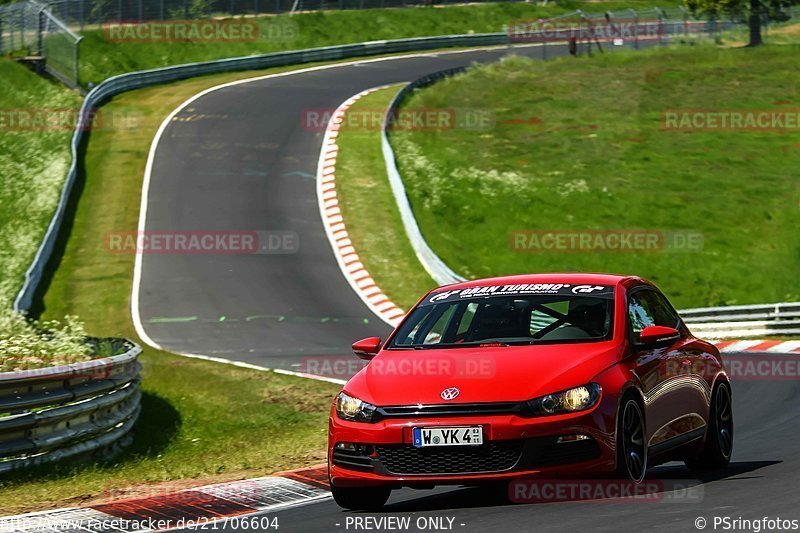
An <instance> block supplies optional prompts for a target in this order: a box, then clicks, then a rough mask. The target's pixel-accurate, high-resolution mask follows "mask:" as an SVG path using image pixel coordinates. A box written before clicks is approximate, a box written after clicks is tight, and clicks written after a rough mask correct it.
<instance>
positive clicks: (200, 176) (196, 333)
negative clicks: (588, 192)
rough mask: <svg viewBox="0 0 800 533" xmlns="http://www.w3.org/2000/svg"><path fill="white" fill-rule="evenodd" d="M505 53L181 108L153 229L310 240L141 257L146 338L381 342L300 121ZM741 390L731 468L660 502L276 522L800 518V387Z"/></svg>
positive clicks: (300, 526)
mask: <svg viewBox="0 0 800 533" xmlns="http://www.w3.org/2000/svg"><path fill="white" fill-rule="evenodd" d="M553 52H554V50H551V52H550V54H552V53H553ZM506 53H507V50H504V49H498V50H493V51H473V52H460V53H440V54H438V55H436V56H426V57H408V58H398V59H391V60H384V61H365V62H362V63H358V64H353V65H347V66H340V67H336V68H331V69H325V70H317V71H311V72H305V73H298V74H293V75H289V76H284V77H277V78H272V79H265V80H260V81H254V82H250V83H246V84H240V85H235V86H231V87H228V88H223V89H220V90H218V91H215V92H211V93H209V94H207V95H205V96H203V97H201V98H199V99H198V100H196V101H195V102H193V103H192V104H191V105H189V106H188V107H187V108H185V109H183V110H182V111H181V112H179V113H178V114H177V115H176V116H175V118H174V120H173V121H172V122H171V123H170V124H169V125H168V126H167V128H166V130H165V131H164V134H163V135H162V138H161V142H160V144H159V146H158V149H157V151H156V154H155V160H154V166H153V172H152V179H151V184H150V190H149V195H148V198H149V206H148V216H147V226H146V229H147V230H148V231H175V230H181V231H182V230H186V231H226V230H234V231H235V230H250V231H252V230H272V231H290V232H294V233H296V235H297V236H298V238H299V243H300V246H299V251H298V252H297V253H293V254H283V255H278V254H254V255H226V254H202V255H187V254H145V255H143V257H142V260H143V262H142V279H141V290H140V294H139V297H140V311H141V317H142V323H143V327H144V329H145V331H146V332H147V334H148V335H149V336H150V337H151V338H152V339H153V340H155V341H156V342H157V343H159V344H160V345H162V346H164V347H165V348H167V349H169V350H173V351H178V352H188V353H201V354H206V355H212V356H217V357H225V358H229V359H233V360H239V361H247V362H250V363H255V364H259V365H262V366H267V367H273V368H285V369H289V370H297V369H298V364H299V362H300V361H301V360H302V358H303V357H305V356H325V355H332V356H340V357H341V356H349V354H350V349H349V345H350V343H351V342H353V341H354V340H356V339H358V338H361V337H366V336H370V335H383V336H385V335H386V334H387V333H388V326H386V325H385V324H383V323H382V322H381V321H380V319H378V318H377V317H375V316H374V315H372V314H371V312H370V311H369V309H368V308H367V307H366V306H365V305H364V304H363V303H362V302H361V300H359V298H358V297H357V296H356V295H355V293H354V292H353V291H352V290H351V288H350V286H349V285H348V283H347V281H346V280H345V279H344V277H343V276H342V274H341V272H340V271H339V268H338V265H337V263H336V260H335V258H334V255H333V253H332V251H331V249H330V245H329V243H328V241H327V238H326V236H325V233H324V230H323V226H322V222H321V219H320V214H319V209H318V205H317V198H316V188H315V174H316V167H317V161H318V158H319V151H320V146H321V141H322V132H320V131H309V130H308V129H306V128H304V127H303V126H302V124H301V115H302V113H303V111H304V110H308V109H316V110H320V109H329V110H333V109H334V108H336V107H337V106H338V105H339V104H340V103H341V102H343V101H344V100H345V99H347V98H348V97H350V96H352V95H354V94H356V93H358V92H360V91H362V90H364V89H367V88H370V87H374V86H378V85H384V84H390V83H398V82H404V81H409V80H412V79H414V78H417V77H420V76H423V75H425V74H427V73H430V72H434V71H438V70H442V69H446V68H450V67H455V66H460V65H468V64H470V63H472V62H484V61H493V60H497V59H499V58H500V57H502V56H503V55H504V54H506ZM515 53H520V54H531V55H538V54H539V50H538V49H536V48H523V49H519V50H516V51H515ZM733 394H734V405H735V410H734V416H735V421H736V433H735V445H734V455H733V461H732V463H731V465H730V467H729V468H728V470H726V471H724V472H721V473H715V474H709V475H706V476H703V477H702V478H701V479H699V480H698V479H697V478H696V477H695V478H694V479H692V477H691V475H690V474H689V472H688V471H687V470H686V469H685V468H684V467H683V466H682V465H678V464H672V465H666V466H662V467H659V468H657V469H655V470H653V471H652V472H651V474H650V478H651V479H655V480H657V481H659V482H663V484H664V485H665V486H675V485H678V486H685V485H691V484H693V485H695V486H694V488H693V489H692V490H691V491H688V493H687V491H681V490H675V491H673V490H665V491H663V492H662V493H661V497H660V498H659V499H658V501H636V502H634V501H627V502H614V501H603V502H598V501H581V502H559V503H529V504H509V503H508V501H507V499H506V497H505V494H504V492H503V491H498V490H497V489H486V488H458V487H454V488H438V489H435V490H431V491H413V490H408V489H406V490H403V491H396V492H395V493H394V494H393V496H392V498H391V499H390V500H389V505H388V506H387V507H386V509H385V511H383V512H381V513H350V512H343V511H342V510H341V509H339V508H338V506H336V504H335V503H334V502H333V501H332V500H326V501H323V502H320V503H314V504H309V505H304V506H301V507H295V508H292V509H288V510H284V511H281V512H277V513H273V514H271V515H269V516H276V517H277V518H278V521H279V526H280V529H279V531H303V532H306V531H370V530H384V531H385V530H393V529H392V528H391V527H390V526H391V524H392V523H388V522H383V523H378V522H372V521H371V522H363V521H362V522H360V524H361V527H356V525H355V523H354V519H356V518H361V519H366V518H370V519H371V520H372V519H380V518H389V517H411V522H410V524H411V527H410V528H409V530H412V531H417V530H419V529H420V528H418V527H417V519H418V518H420V517H422V518H423V519H424V518H425V517H430V518H435V519H438V520H439V521H440V527H438V528H437V527H428V528H425V529H424V530H427V531H442V530H445V531H447V530H455V531H469V532H472V531H570V532H582V531H673V530H674V531H698V530H699V528H698V527H697V526H696V520H697V519H698V518H703V519H705V520H706V522H705V527H704V530H707V531H723V530H725V529H724V528H723V527H722V526H721V525H718V526H717V527H716V528H715V527H714V522H713V521H714V517H715V516H716V517H729V518H730V519H731V520H732V519H736V518H745V519H751V520H760V519H761V518H762V517H769V518H771V519H776V518H781V519H800V509H799V508H798V505H797V504H798V497H797V494H798V491H797V480H798V479H800V459H799V458H798V449H799V448H800V446H798V444H797V443H798V441H800V416H798V414H799V413H800V408H798V405H800V387H798V383H797V381H796V380H794V381H793V380H785V381H766V380H765V381H735V382H734V387H733ZM686 480H689V483H684V481H686ZM449 519H452V525H450V524H451V523H450V521H449ZM348 520H349V522H348ZM434 523H435V521H434ZM700 525H702V523H701V524H700ZM380 526H383V527H380ZM216 528H219V529H223V528H221V526H215V529H216ZM229 530H231V531H233V528H229ZM394 530H398V529H394ZM400 530H405V529H400ZM727 530H728V531H734V530H738V531H754V529H753V528H749V529H748V528H742V527H740V528H738V529H732V528H728V529H727ZM762 530H766V528H763V527H762Z"/></svg>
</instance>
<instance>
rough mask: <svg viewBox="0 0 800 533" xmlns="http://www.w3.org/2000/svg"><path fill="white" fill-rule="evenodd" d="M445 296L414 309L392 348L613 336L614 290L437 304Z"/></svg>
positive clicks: (447, 300)
mask: <svg viewBox="0 0 800 533" xmlns="http://www.w3.org/2000/svg"><path fill="white" fill-rule="evenodd" d="M598 288H599V287H598ZM609 289H611V288H609ZM441 294H444V293H434V295H432V296H431V297H429V298H428V299H426V301H425V302H423V303H422V304H420V305H419V306H418V307H417V308H415V309H414V311H413V312H412V313H411V314H410V315H409V317H408V319H407V320H406V321H405V322H404V323H403V325H402V326H401V327H400V329H399V330H398V331H397V334H396V335H395V336H394V337H393V339H392V341H391V343H390V346H389V348H458V347H467V346H476V345H478V346H480V345H515V344H517V345H518V344H533V343H538V342H542V343H546V342H548V343H554V342H555V343H567V342H591V341H600V340H607V339H610V338H611V334H612V317H613V303H614V300H613V290H607V291H605V293H604V294H592V295H588V294H587V295H574V294H569V295H560V294H552V295H540V294H535V295H533V294H517V295H508V296H506V295H488V296H487V295H478V296H472V297H466V298H463V297H461V298H459V297H456V298H452V297H448V296H445V297H441V296H439V298H440V300H438V301H437V300H436V298H437V295H441ZM431 300H434V301H431Z"/></svg>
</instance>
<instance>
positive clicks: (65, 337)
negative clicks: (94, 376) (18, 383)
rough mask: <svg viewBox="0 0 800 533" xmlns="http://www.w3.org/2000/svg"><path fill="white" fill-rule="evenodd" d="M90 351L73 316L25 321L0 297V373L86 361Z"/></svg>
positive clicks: (20, 314)
mask: <svg viewBox="0 0 800 533" xmlns="http://www.w3.org/2000/svg"><path fill="white" fill-rule="evenodd" d="M93 352H94V350H93V348H92V347H91V346H90V345H89V344H87V343H86V332H85V331H84V328H83V324H82V323H81V322H80V321H78V319H77V317H74V316H67V317H65V318H64V322H63V323H60V322H58V321H57V320H48V321H45V322H38V321H35V320H29V319H28V318H27V317H26V316H25V315H24V314H22V313H17V312H15V311H13V310H12V309H11V306H10V304H9V302H8V300H6V299H3V298H0V372H13V371H18V370H30V369H33V368H44V367H49V366H58V365H63V364H67V363H78V362H81V361H88V360H90V359H92V354H93Z"/></svg>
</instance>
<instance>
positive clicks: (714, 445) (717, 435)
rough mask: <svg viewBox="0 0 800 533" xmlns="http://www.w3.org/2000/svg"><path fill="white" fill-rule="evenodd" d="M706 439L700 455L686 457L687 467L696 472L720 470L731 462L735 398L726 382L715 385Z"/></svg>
mask: <svg viewBox="0 0 800 533" xmlns="http://www.w3.org/2000/svg"><path fill="white" fill-rule="evenodd" d="M708 418H709V423H708V429H707V430H706V440H705V444H704V445H703V451H702V452H701V453H700V456H699V457H695V458H690V459H686V461H685V463H686V467H687V468H689V470H692V471H694V472H702V471H708V470H718V469H720V468H725V467H726V466H728V464H729V463H730V462H731V454H732V453H733V400H732V398H731V388H730V385H728V384H727V383H725V382H722V383H720V384H719V385H717V386H716V387H714V392H713V395H712V397H711V409H710V410H709V416H708Z"/></svg>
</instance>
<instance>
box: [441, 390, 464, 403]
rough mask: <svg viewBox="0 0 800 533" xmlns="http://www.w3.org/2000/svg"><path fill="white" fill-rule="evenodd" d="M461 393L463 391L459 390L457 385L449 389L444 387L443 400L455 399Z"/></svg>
mask: <svg viewBox="0 0 800 533" xmlns="http://www.w3.org/2000/svg"><path fill="white" fill-rule="evenodd" d="M460 393H461V391H460V390H458V389H457V388H455V387H450V388H449V389H444V390H443V391H442V394H441V396H442V400H455V399H456V396H458V395H459V394H460Z"/></svg>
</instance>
